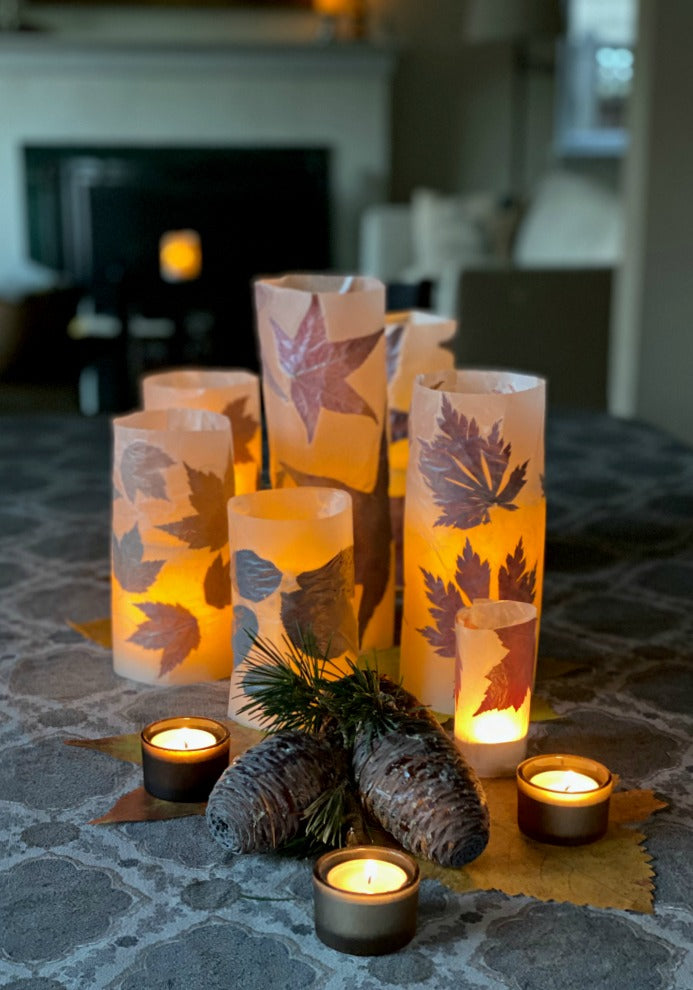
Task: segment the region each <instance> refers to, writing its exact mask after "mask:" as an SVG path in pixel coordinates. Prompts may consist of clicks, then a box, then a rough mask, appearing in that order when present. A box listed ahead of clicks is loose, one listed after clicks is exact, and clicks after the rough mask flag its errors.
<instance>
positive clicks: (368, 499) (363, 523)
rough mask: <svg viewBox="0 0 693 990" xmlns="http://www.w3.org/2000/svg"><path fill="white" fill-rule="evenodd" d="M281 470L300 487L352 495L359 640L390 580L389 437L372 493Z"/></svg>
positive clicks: (384, 440) (383, 446) (383, 440)
mask: <svg viewBox="0 0 693 990" xmlns="http://www.w3.org/2000/svg"><path fill="white" fill-rule="evenodd" d="M281 466H282V468H283V469H284V470H285V471H286V472H287V474H289V475H290V477H291V478H292V479H293V480H294V481H295V482H296V484H297V485H318V486H321V485H324V486H326V487H328V488H341V489H342V490H343V491H346V492H349V494H350V495H351V502H352V507H353V517H354V574H355V579H356V584H360V585H361V586H362V587H363V594H362V596H361V602H360V604H359V614H358V626H359V641H360V640H361V639H362V638H363V634H364V632H365V630H366V627H367V626H368V623H369V622H370V620H371V618H372V616H373V613H374V612H375V610H376V608H377V607H378V605H379V604H380V602H381V601H382V599H383V595H384V594H385V590H386V588H387V585H388V581H389V579H390V543H391V540H392V524H391V521H390V500H389V496H388V482H389V470H388V462H387V438H386V437H385V432H384V431H383V434H382V438H381V442H380V453H379V458H378V476H377V478H376V482H375V487H374V488H373V490H372V491H371V492H362V491H359V490H358V489H357V488H351V487H350V486H349V485H346V484H344V482H343V481H340V480H338V479H337V478H325V477H323V476H322V475H317V474H307V473H305V472H303V471H299V470H297V469H296V468H292V467H290V466H289V465H288V464H282V465H281Z"/></svg>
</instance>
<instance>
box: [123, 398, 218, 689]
mask: <svg viewBox="0 0 693 990" xmlns="http://www.w3.org/2000/svg"><path fill="white" fill-rule="evenodd" d="M113 439H114V444H113V447H114V449H113V532H112V579H111V616H112V626H113V666H114V669H115V672H116V673H117V674H121V675H122V676H124V677H130V678H132V679H133V680H136V681H144V682H146V683H149V684H187V683H192V682H195V681H210V680H216V679H218V678H222V677H228V676H229V674H230V673H231V667H232V654H231V586H230V580H229V555H228V524H227V513H226V503H227V501H228V499H229V498H230V497H231V496H232V495H233V492H234V481H233V470H232V467H231V463H232V462H231V457H230V451H231V429H230V426H229V421H228V419H227V418H226V417H225V416H221V415H220V414H219V413H213V412H208V411H206V410H203V409H168V410H149V411H146V412H136V413H132V414H131V415H129V416H122V417H119V418H116V419H114V421H113Z"/></svg>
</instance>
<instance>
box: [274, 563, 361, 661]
mask: <svg viewBox="0 0 693 990" xmlns="http://www.w3.org/2000/svg"><path fill="white" fill-rule="evenodd" d="M353 575H354V548H353V547H347V548H346V549H345V550H341V551H340V552H339V553H338V554H336V555H335V556H334V557H332V559H331V560H328V561H327V563H326V564H323V566H322V567H318V568H316V569H315V570H312V571H303V573H302V574H299V575H298V576H297V578H296V583H297V584H298V590H297V591H288V592H287V591H283V592H282V596H281V597H282V605H281V618H282V622H283V623H284V628H285V629H286V634H287V636H288V637H289V639H290V640H291V641H292V643H294V644H295V645H296V646H298V647H300V646H301V645H302V634H303V633H305V632H306V630H308V629H310V630H311V631H312V633H313V635H314V636H315V641H316V643H317V645H318V647H319V648H320V650H321V651H322V650H326V649H327V647H328V644H329V652H328V654H327V655H328V656H330V657H337V656H340V655H341V654H342V653H347V652H351V653H356V652H358V651H357V634H356V619H355V616H354V608H353V597H354V577H353Z"/></svg>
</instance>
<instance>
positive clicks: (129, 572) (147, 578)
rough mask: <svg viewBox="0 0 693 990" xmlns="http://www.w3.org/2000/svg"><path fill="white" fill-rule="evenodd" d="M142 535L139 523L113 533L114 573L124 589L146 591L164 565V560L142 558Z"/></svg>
mask: <svg viewBox="0 0 693 990" xmlns="http://www.w3.org/2000/svg"><path fill="white" fill-rule="evenodd" d="M143 549H144V548H143V546H142V537H141V536H140V531H139V528H138V525H137V523H135V525H134V526H133V527H132V529H129V530H128V531H127V533H124V534H123V537H122V539H121V540H119V539H118V537H117V536H116V535H115V533H114V534H113V550H112V555H113V573H114V574H115V577H116V580H117V581H118V584H119V585H120V587H121V588H122V589H123V590H124V591H134V592H140V591H146V590H147V589H148V588H149V587H151V585H152V584H154V581H155V580H156V576H157V574H158V573H159V571H160V570H161V568H162V567H163V566H164V564H165V563H166V561H164V560H145V561H143V560H142V553H143Z"/></svg>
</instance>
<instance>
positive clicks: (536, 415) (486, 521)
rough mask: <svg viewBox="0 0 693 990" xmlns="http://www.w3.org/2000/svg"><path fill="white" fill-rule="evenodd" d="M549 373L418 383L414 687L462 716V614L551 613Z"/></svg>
mask: <svg viewBox="0 0 693 990" xmlns="http://www.w3.org/2000/svg"><path fill="white" fill-rule="evenodd" d="M545 394H546V393H545V381H544V380H543V379H542V378H537V377H535V376H532V375H522V374H516V373H512V372H505V371H477V370H474V371H472V370H470V371H443V372H440V373H437V372H436V373H432V374H426V375H421V376H419V377H418V378H417V381H416V383H415V385H414V394H413V398H412V406H411V414H410V421H409V443H410V454H409V467H408V470H407V497H406V506H405V524H404V607H403V619H402V647H401V667H400V672H401V674H402V677H403V680H404V685H405V687H406V688H407V689H408V690H409V691H411V692H412V693H413V694H415V695H416V696H417V697H418V698H419V699H420V700H421V701H422V702H424V703H425V704H428V705H431V706H432V707H433V708H434V709H435V710H436V711H439V712H443V713H446V714H452V712H453V711H454V697H453V695H454V683H455V615H456V614H457V612H458V611H459V610H460V609H461V608H463V607H464V606H465V605H470V604H471V603H472V601H473V600H474V599H477V598H490V599H494V600H498V599H510V600H512V601H523V602H529V603H530V604H534V605H536V607H537V613H538V614H540V611H541V590H542V581H543V571H544V537H545V529H546V500H545V497H544V488H543V476H544V408H545Z"/></svg>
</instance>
